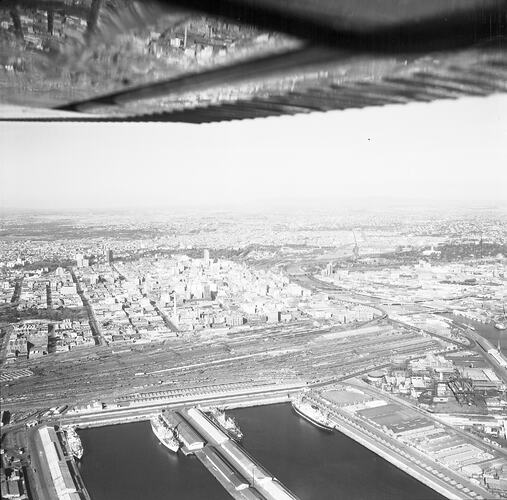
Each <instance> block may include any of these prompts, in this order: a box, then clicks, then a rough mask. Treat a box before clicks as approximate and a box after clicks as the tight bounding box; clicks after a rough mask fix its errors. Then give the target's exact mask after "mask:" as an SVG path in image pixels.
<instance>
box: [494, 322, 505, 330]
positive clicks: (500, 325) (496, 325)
mask: <svg viewBox="0 0 507 500" xmlns="http://www.w3.org/2000/svg"><path fill="white" fill-rule="evenodd" d="M495 328H496V329H497V330H506V329H507V326H506V325H505V323H495Z"/></svg>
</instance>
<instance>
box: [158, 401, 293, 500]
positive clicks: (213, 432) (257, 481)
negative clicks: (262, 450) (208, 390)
mask: <svg viewBox="0 0 507 500" xmlns="http://www.w3.org/2000/svg"><path fill="white" fill-rule="evenodd" d="M163 417H164V418H165V419H166V420H167V422H168V424H169V425H170V426H171V427H176V426H177V430H178V434H179V436H180V438H181V441H182V443H183V445H184V446H183V447H182V451H183V453H185V454H189V453H193V454H194V455H195V456H196V457H197V459H198V460H199V461H200V462H201V463H202V464H203V465H204V467H206V469H208V471H209V472H210V473H211V474H212V475H213V476H214V477H215V478H216V479H217V480H218V482H219V483H220V484H221V485H222V486H223V487H224V489H225V490H226V491H227V492H228V493H229V494H230V495H231V496H232V497H233V498H235V499H238V500H245V499H247V500H250V499H264V500H298V498H297V497H296V496H295V495H294V494H293V493H292V492H291V491H289V490H288V489H287V488H286V487H285V486H284V485H283V484H282V483H281V482H280V481H278V480H277V479H276V478H275V477H273V475H272V474H271V473H270V472H269V471H267V470H266V469H265V468H264V467H262V465H260V464H259V463H258V462H257V461H256V460H255V459H254V458H253V457H251V456H250V455H249V454H248V453H247V452H246V451H245V450H244V449H243V448H242V447H241V446H240V445H239V444H238V443H236V442H235V441H234V440H233V439H231V438H230V437H229V435H228V434H227V433H226V432H225V431H224V430H223V429H222V428H221V427H220V426H219V425H217V424H216V423H215V422H213V421H212V420H211V419H210V418H209V417H208V416H207V415H206V413H204V412H203V411H202V410H201V409H199V408H196V407H192V408H185V409H182V410H178V411H177V412H174V411H173V412H171V411H165V412H163Z"/></svg>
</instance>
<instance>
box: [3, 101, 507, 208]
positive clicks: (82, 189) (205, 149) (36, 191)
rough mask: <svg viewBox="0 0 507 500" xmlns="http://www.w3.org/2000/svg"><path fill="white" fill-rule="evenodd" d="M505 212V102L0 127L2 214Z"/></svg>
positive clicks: (506, 188)
mask: <svg viewBox="0 0 507 500" xmlns="http://www.w3.org/2000/svg"><path fill="white" fill-rule="evenodd" d="M373 200H376V201H375V202H377V200H381V201H382V200H386V201H388V202H390V201H395V202H403V203H405V202H406V203H415V202H420V203H425V204H428V205H431V204H439V203H447V202H449V201H453V202H454V201H455V202H458V203H463V204H465V205H469V204H474V203H479V204H481V203H493V204H495V203H503V204H506V203H507V96H492V97H488V98H464V99H460V100H456V101H437V102H433V103H413V104H409V105H405V106H385V107H381V108H368V109H363V110H346V111H336V112H329V113H314V114H310V115H299V116H295V117H280V118H279V117H274V118H267V119H257V120H246V121H236V122H229V123H219V124H209V125H200V126H195V125H186V124H161V123H154V124H146V123H143V124H132V123H128V124H127V123H125V124H107V123H92V124H86V123H71V124H69V123H7V122H1V123H0V211H5V210H9V209H44V210H47V209H55V210H62V211H65V210H75V209H94V208H95V209H101V210H102V209H109V208H114V209H121V208H128V209H132V208H134V209H137V208H166V207H167V208H177V207H186V208H188V207H190V208H200V207H211V206H217V207H225V208H226V207H228V206H230V207H237V206H243V205H245V206H246V205H250V206H255V207H269V206H278V205H284V204H287V205H290V204H304V203H310V204H317V205H319V204H324V203H327V204H335V205H337V206H339V205H340V203H352V204H354V203H357V204H365V205H368V204H369V203H372V202H373Z"/></svg>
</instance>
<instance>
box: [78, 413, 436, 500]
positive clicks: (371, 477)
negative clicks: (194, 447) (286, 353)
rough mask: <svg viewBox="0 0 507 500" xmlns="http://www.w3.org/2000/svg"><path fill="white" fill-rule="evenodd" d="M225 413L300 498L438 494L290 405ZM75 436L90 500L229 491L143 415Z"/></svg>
mask: <svg viewBox="0 0 507 500" xmlns="http://www.w3.org/2000/svg"><path fill="white" fill-rule="evenodd" d="M230 413H231V414H232V415H233V416H234V417H236V419H237V420H238V422H239V424H240V427H241V429H242V430H243V432H244V434H245V438H244V441H243V445H244V447H245V448H246V450H247V451H248V452H250V454H251V455H253V456H254V457H255V458H256V459H258V460H259V461H260V463H261V464H263V465H264V466H265V467H266V468H267V469H268V470H269V471H270V472H271V473H273V474H274V475H275V476H276V477H277V478H278V479H279V480H280V481H282V482H283V483H284V484H285V485H286V486H287V487H288V488H289V489H290V490H292V491H293V492H294V493H295V494H296V495H298V496H299V497H300V498H301V499H302V500H324V499H325V500H333V499H340V500H343V499H347V500H366V499H372V500H405V499H407V498H410V499H411V500H432V499H441V498H443V497H441V496H440V495H439V494H437V493H435V492H434V491H433V490H431V489H430V488H428V487H426V486H425V485H423V484H422V483H420V482H419V481H417V480H416V479H413V478H412V477H411V476H409V475H408V474H406V473H405V472H403V471H401V470H399V469H398V468H396V467H394V466H393V465H391V464H390V463H389V462H387V461H385V460H384V459H382V458H380V457H378V456H377V455H375V454H374V453H372V452H370V451H369V450H367V449H366V448H364V447H363V446H361V445H360V444H358V443H356V442H355V441H354V440H352V439H350V438H348V437H347V436H345V435H343V434H341V433H339V432H333V433H327V432H324V431H321V430H319V429H317V428H316V427H314V426H313V425H312V424H310V423H308V422H307V421H306V420H304V419H302V418H301V417H299V416H298V415H296V414H295V413H294V412H293V411H292V409H291V407H290V405H289V404H278V405H268V406H259V407H254V408H242V409H237V410H234V411H231V412H230ZM79 435H80V436H81V440H82V442H83V446H84V450H85V452H84V456H83V458H82V461H81V463H80V470H81V474H82V476H83V479H84V481H85V484H86V486H87V488H88V491H89V493H90V494H91V496H92V499H93V500H120V499H121V500H143V499H144V498H150V499H151V500H162V499H163V500H168V499H177V500H203V499H206V500H214V499H225V498H228V496H227V493H226V492H225V490H223V489H222V487H221V486H220V485H219V483H218V482H217V481H216V480H215V479H214V478H213V477H212V475H211V474H210V473H209V472H208V471H207V470H206V469H205V468H204V467H203V466H202V465H201V464H200V462H199V461H198V460H197V459H196V458H194V457H185V456H183V455H182V454H181V453H179V454H178V455H177V456H175V455H174V454H172V453H171V452H170V451H168V450H167V449H165V448H164V447H163V446H161V445H160V444H159V443H158V441H157V439H156V437H155V436H154V435H153V433H152V431H151V427H150V424H149V422H139V423H132V424H123V425H117V426H109V427H101V428H92V429H83V430H80V431H79ZM249 479H251V478H249Z"/></svg>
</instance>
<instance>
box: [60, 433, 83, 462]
mask: <svg viewBox="0 0 507 500" xmlns="http://www.w3.org/2000/svg"><path fill="white" fill-rule="evenodd" d="M64 430H65V435H66V437H67V443H68V445H69V450H70V452H71V453H72V455H74V457H76V458H77V459H78V460H80V459H81V457H82V456H83V445H82V443H81V439H80V437H79V435H78V433H77V432H76V429H74V427H66V428H65V429H64Z"/></svg>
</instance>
